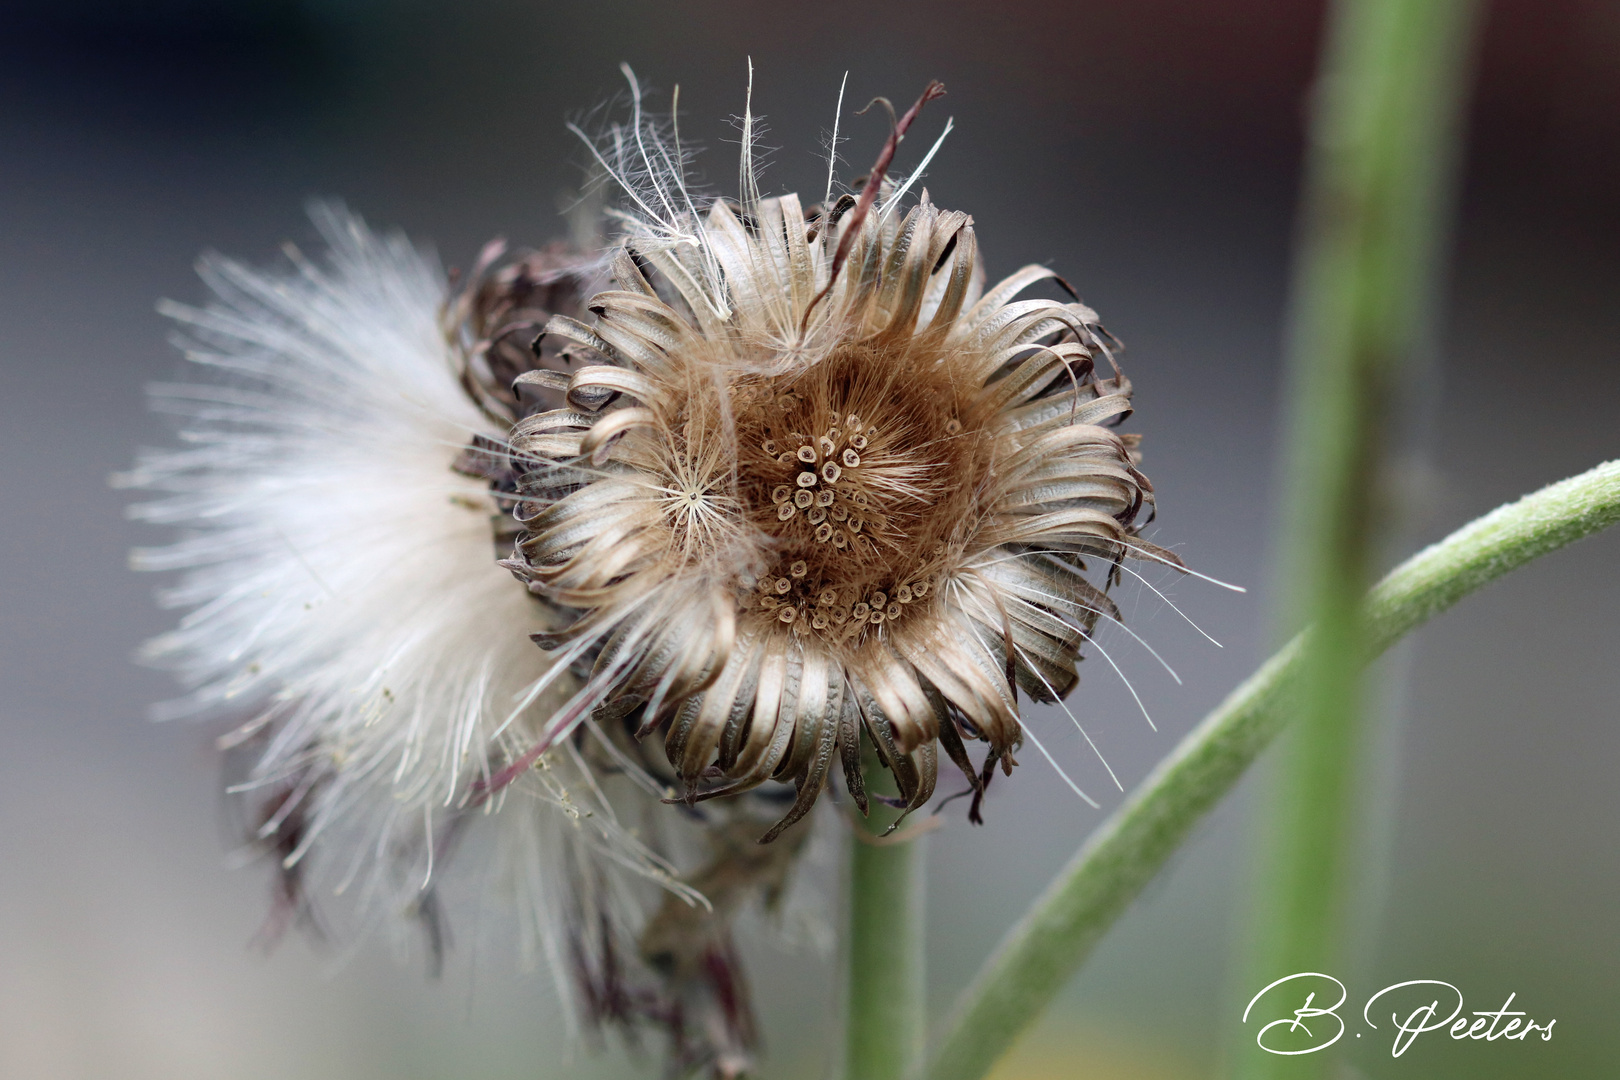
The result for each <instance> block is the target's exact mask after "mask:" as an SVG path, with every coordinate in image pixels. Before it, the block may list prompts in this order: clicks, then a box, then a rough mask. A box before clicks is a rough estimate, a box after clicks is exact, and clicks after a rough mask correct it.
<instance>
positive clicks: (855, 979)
mask: <svg viewBox="0 0 1620 1080" xmlns="http://www.w3.org/2000/svg"><path fill="white" fill-rule="evenodd" d="M867 764H868V765H869V766H870V767H869V768H867V769H866V770H865V774H866V776H867V782H868V784H869V785H872V786H873V787H874V788H875V790H877V791H879V792H881V793H884V794H891V795H892V794H893V793H894V791H893V787H892V780H891V778H890V777H889V774H888V772H887V771H886V770H884V769H883V768H882V767H881V766H880V765H879V764H878V763H877V761H876V757H875V755H872V754H871V753H870V751H868V755H867ZM897 816H898V813H897V812H896V811H894V810H893V809H891V808H889V807H886V806H883V805H881V804H877V805H874V806H873V807H872V814H871V817H870V818H868V819H867V820H865V821H862V822H855V823H853V824H852V831H853V832H855V833H856V835H854V836H851V838H850V848H851V850H850V861H849V938H848V941H849V964H848V978H849V983H848V989H847V991H846V1009H847V1013H846V1016H845V1026H844V1040H845V1048H844V1080H904V1078H905V1077H906V1076H907V1075H908V1074H910V1072H911V1071H912V1069H914V1068H915V1067H916V1065H917V1063H918V1062H919V1061H920V1060H921V1056H922V1041H923V1032H924V1030H925V1028H926V1024H925V1021H924V1012H923V1005H924V1002H923V996H924V993H925V992H926V987H925V980H924V953H923V930H924V925H923V924H924V917H925V906H924V903H923V898H924V890H923V862H924V854H925V852H926V850H927V841H926V839H925V838H921V837H914V838H912V839H906V838H905V837H906V834H905V833H904V832H897V833H894V834H891V835H890V836H888V837H880V835H879V834H880V833H881V832H882V831H883V830H884V829H885V828H887V827H888V825H889V824H890V823H891V822H893V821H894V819H895V818H896V817H897ZM902 828H904V826H902Z"/></svg>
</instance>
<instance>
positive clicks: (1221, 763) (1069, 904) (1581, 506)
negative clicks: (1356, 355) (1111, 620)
mask: <svg viewBox="0 0 1620 1080" xmlns="http://www.w3.org/2000/svg"><path fill="white" fill-rule="evenodd" d="M1617 522H1620V461H1611V462H1607V463H1605V464H1603V465H1599V466H1598V467H1597V468H1595V469H1592V470H1590V471H1588V472H1585V473H1582V474H1581V475H1579V476H1576V477H1572V478H1571V479H1568V480H1563V481H1560V482H1558V483H1556V484H1553V485H1551V486H1549V487H1546V488H1543V489H1541V490H1540V491H1538V492H1535V493H1534V494H1532V495H1527V496H1525V497H1524V498H1523V499H1520V500H1519V501H1518V502H1515V503H1510V504H1509V505H1507V506H1503V507H1501V508H1499V509H1497V510H1495V511H1493V512H1492V513H1490V514H1488V515H1486V516H1485V517H1483V518H1480V519H1478V520H1477V521H1475V522H1473V523H1472V524H1470V525H1467V526H1465V527H1464V528H1462V529H1460V530H1458V531H1457V532H1455V533H1453V534H1452V535H1451V536H1449V537H1447V538H1446V539H1445V540H1442V541H1441V542H1440V543H1438V544H1435V545H1434V546H1433V547H1430V548H1427V549H1425V550H1424V551H1421V552H1419V553H1418V554H1416V555H1414V556H1413V557H1412V558H1410V559H1408V560H1406V562H1404V563H1402V564H1401V565H1400V566H1398V567H1396V568H1395V570H1393V571H1392V572H1391V573H1390V574H1389V575H1388V576H1387V577H1385V578H1384V580H1383V581H1382V582H1380V583H1379V584H1378V585H1377V586H1376V587H1375V588H1374V589H1373V590H1372V591H1371V592H1370V593H1369V594H1368V596H1367V597H1366V599H1365V601H1364V603H1363V604H1362V607H1361V617H1362V625H1363V626H1364V627H1365V638H1364V642H1365V645H1366V649H1367V652H1366V654H1365V657H1364V659H1365V660H1369V661H1370V660H1371V659H1372V658H1373V657H1375V656H1377V655H1378V654H1379V653H1382V652H1383V651H1384V650H1385V649H1387V648H1389V646H1391V645H1393V644H1394V643H1395V642H1396V641H1398V640H1399V639H1400V638H1401V637H1403V636H1405V635H1406V634H1407V633H1409V632H1410V631H1412V630H1414V629H1416V628H1417V627H1418V626H1420V625H1422V624H1423V623H1424V622H1426V621H1428V620H1429V619H1430V618H1432V617H1433V616H1435V615H1437V614H1439V613H1440V612H1442V611H1444V610H1446V609H1447V608H1449V607H1451V605H1453V604H1455V603H1456V602H1457V601H1458V600H1460V599H1462V598H1463V597H1464V596H1467V595H1468V594H1469V593H1471V592H1473V591H1474V590H1476V589H1478V588H1480V587H1482V586H1484V585H1485V584H1487V583H1488V582H1491V581H1494V580H1495V579H1496V578H1499V577H1501V576H1502V575H1504V574H1506V573H1508V572H1509V571H1511V570H1514V569H1517V568H1518V567H1520V566H1523V565H1524V564H1525V563H1527V562H1530V561H1531V560H1532V559H1536V558H1539V557H1540V556H1542V555H1545V554H1547V553H1548V552H1551V551H1555V550H1557V549H1558V548H1561V547H1563V546H1565V545H1566V544H1570V543H1573V542H1575V541H1576V540H1579V539H1581V538H1583V537H1586V536H1590V535H1591V534H1593V533H1596V532H1599V531H1601V530H1602V529H1605V528H1607V527H1609V526H1610V525H1614V524H1616V523H1617ZM1304 640H1305V635H1301V636H1300V637H1296V638H1295V639H1294V640H1293V641H1290V642H1289V643H1288V644H1287V645H1286V646H1284V647H1283V648H1282V650H1281V651H1279V652H1278V653H1277V654H1276V655H1274V656H1273V657H1272V658H1271V659H1270V660H1267V661H1266V662H1265V663H1264V664H1263V665H1261V667H1260V669H1259V670H1258V671H1256V672H1255V673H1254V674H1253V675H1251V676H1249V678H1248V679H1246V680H1245V681H1244V682H1243V683H1242V684H1241V685H1239V686H1238V688H1237V689H1236V690H1234V691H1232V693H1231V694H1230V695H1229V696H1228V697H1227V699H1226V700H1225V701H1224V702H1222V703H1221V705H1220V706H1219V707H1218V708H1216V709H1215V711H1214V712H1212V713H1210V714H1209V715H1208V716H1206V717H1205V718H1204V719H1203V721H1202V722H1200V723H1199V725H1198V726H1197V727H1196V728H1194V729H1193V730H1192V732H1190V733H1189V734H1188V735H1187V737H1186V738H1184V739H1182V740H1181V742H1180V743H1179V744H1178V745H1177V747H1176V749H1175V750H1174V751H1173V752H1172V753H1171V754H1170V756H1169V757H1167V758H1165V759H1164V760H1163V761H1162V762H1160V763H1159V765H1158V766H1157V767H1156V768H1155V769H1154V770H1153V772H1152V773H1150V774H1149V775H1148V777H1147V779H1146V780H1145V781H1143V783H1142V785H1141V787H1139V788H1138V789H1137V790H1136V792H1134V793H1133V794H1132V795H1131V797H1130V798H1128V799H1127V800H1126V801H1125V802H1124V803H1123V804H1122V805H1121V806H1120V807H1119V809H1117V810H1115V811H1114V813H1112V814H1111V815H1109V818H1108V820H1107V821H1106V822H1104V823H1103V824H1102V826H1101V827H1099V828H1098V829H1097V831H1096V832H1094V833H1093V834H1092V835H1091V837H1090V838H1089V839H1088V840H1087V841H1086V843H1085V845H1084V846H1082V847H1081V848H1080V850H1079V851H1078V852H1076V853H1075V855H1074V857H1073V858H1072V859H1070V860H1069V863H1068V865H1067V866H1065V867H1064V868H1063V870H1062V871H1061V872H1060V873H1059V874H1058V876H1057V877H1056V878H1054V879H1053V881H1052V883H1051V884H1050V885H1048V886H1047V888H1046V890H1045V891H1044V892H1043V893H1042V894H1041V896H1040V898H1039V899H1037V900H1036V901H1035V904H1034V905H1033V906H1032V907H1031V908H1030V910H1029V911H1028V912H1027V913H1026V914H1025V915H1024V916H1023V918H1022V919H1020V920H1019V921H1018V923H1017V924H1016V925H1014V926H1013V927H1012V929H1011V930H1010V931H1009V932H1008V934H1007V936H1006V937H1005V938H1004V939H1003V940H1002V942H1001V944H1000V945H999V946H998V947H997V949H996V951H995V953H994V954H992V955H991V957H990V958H989V959H988V960H987V961H986V962H985V964H984V966H983V967H982V968H980V969H979V973H978V975H977V976H976V977H975V978H974V980H973V981H972V983H970V984H969V985H968V987H967V989H966V990H965V991H964V992H963V994H962V996H961V998H960V999H959V1000H958V1001H957V1004H956V1007H955V1008H954V1009H953V1010H952V1013H951V1016H950V1019H949V1020H948V1021H947V1022H946V1025H945V1028H944V1031H943V1034H942V1036H941V1037H940V1038H939V1039H937V1040H935V1043H934V1052H933V1053H932V1054H931V1055H930V1057H929V1060H928V1062H927V1065H926V1067H925V1068H924V1069H923V1070H921V1071H920V1075H921V1076H925V1077H927V1078H928V1080H978V1078H979V1077H982V1076H983V1075H984V1074H985V1073H986V1072H987V1071H988V1070H989V1068H990V1066H991V1065H993V1064H994V1063H995V1061H996V1059H997V1058H999V1057H1000V1056H1001V1055H1002V1054H1003V1053H1004V1052H1005V1051H1006V1050H1007V1048H1008V1047H1009V1046H1011V1045H1012V1042H1013V1040H1014V1039H1015V1038H1017V1037H1018V1035H1019V1033H1020V1032H1022V1031H1023V1030H1024V1029H1025V1028H1026V1027H1028V1026H1029V1025H1030V1024H1032V1023H1034V1021H1035V1019H1036V1017H1038V1016H1039V1015H1040V1013H1041V1011H1042V1010H1043V1009H1044V1008H1046V1006H1047V1005H1048V1004H1050V1003H1051V1001H1052V998H1053V997H1055V996H1056V995H1057V993H1058V991H1060V990H1061V989H1062V988H1063V986H1064V984H1066V983H1067V982H1068V981H1069V978H1070V977H1071V976H1072V975H1073V974H1074V972H1075V970H1076V969H1077V968H1079V966H1080V964H1081V962H1082V961H1084V960H1085V958H1086V957H1087V956H1088V955H1089V954H1090V952H1091V950H1092V948H1093V947H1094V946H1095V945H1096V944H1097V942H1098V941H1099V940H1101V938H1102V936H1103V934H1104V933H1106V932H1107V930H1108V928H1109V927H1110V926H1111V925H1112V924H1113V922H1114V920H1115V919H1117V918H1118V917H1119V916H1120V915H1121V914H1122V913H1123V912H1124V911H1125V909H1126V907H1127V906H1129V904H1130V902H1131V901H1132V900H1133V899H1134V898H1135V897H1136V896H1137V894H1138V893H1140V892H1141V891H1142V889H1143V888H1144V887H1145V886H1146V885H1147V883H1148V881H1150V880H1151V879H1152V878H1153V876H1154V874H1156V873H1157V872H1158V870H1159V869H1160V867H1162V866H1163V865H1164V862H1165V860H1166V859H1168V858H1169V857H1170V854H1171V853H1172V852H1173V851H1175V850H1176V848H1178V847H1179V846H1180V845H1181V844H1182V842H1183V841H1185V840H1186V838H1187V836H1188V834H1189V833H1190V832H1191V831H1192V829H1193V827H1194V826H1195V825H1196V824H1197V823H1198V821H1199V820H1200V819H1201V818H1202V817H1203V816H1204V815H1205V814H1206V813H1208V812H1209V811H1210V810H1211V809H1213V808H1214V806H1215V804H1216V803H1217V802H1218V801H1220V799H1221V797H1222V796H1223V795H1225V794H1226V793H1227V792H1228V791H1229V790H1231V788H1232V787H1233V785H1235V784H1236V783H1237V782H1238V780H1239V778H1241V777H1242V775H1243V773H1244V771H1245V770H1246V769H1247V768H1248V767H1249V765H1250V764H1251V763H1252V762H1253V761H1254V759H1255V758H1256V757H1257V756H1258V755H1259V754H1260V752H1261V751H1262V750H1263V749H1265V747H1266V745H1267V744H1268V743H1269V742H1270V741H1271V740H1272V738H1273V737H1274V736H1275V735H1276V734H1277V733H1278V732H1279V731H1280V730H1281V729H1282V727H1283V724H1284V722H1285V720H1286V718H1287V717H1288V715H1289V713H1290V705H1291V701H1290V696H1291V693H1292V692H1293V691H1294V689H1295V688H1296V687H1297V684H1298V679H1299V674H1300V667H1301V665H1300V656H1301V653H1302V651H1303V649H1304Z"/></svg>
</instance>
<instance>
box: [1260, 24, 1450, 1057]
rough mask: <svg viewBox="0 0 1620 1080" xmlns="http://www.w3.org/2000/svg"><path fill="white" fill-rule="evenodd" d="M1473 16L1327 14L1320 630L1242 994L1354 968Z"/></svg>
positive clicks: (1321, 90)
mask: <svg viewBox="0 0 1620 1080" xmlns="http://www.w3.org/2000/svg"><path fill="white" fill-rule="evenodd" d="M1472 13H1473V4H1472V2H1471V0H1336V2H1335V3H1333V4H1332V5H1331V6H1330V9H1329V19H1328V28H1327V37H1326V39H1325V42H1324V51H1323V59H1322V67H1321V74H1320V77H1319V79H1318V82H1317V86H1316V92H1315V102H1314V108H1313V110H1312V118H1311V127H1310V139H1309V144H1308V147H1307V160H1306V183H1305V192H1304V198H1303V204H1302V219H1301V224H1302V229H1301V236H1300V250H1299V254H1298V258H1297V261H1296V264H1295V282H1294V290H1293V297H1292V302H1291V305H1290V328H1289V329H1290V333H1289V342H1288V354H1289V355H1288V361H1289V369H1290V374H1291V378H1292V381H1293V390H1294V394H1293V404H1292V407H1291V411H1290V430H1289V439H1288V445H1287V447H1286V449H1285V451H1284V454H1285V456H1284V461H1285V463H1286V464H1287V466H1288V474H1289V476H1288V480H1289V483H1288V488H1287V490H1286V492H1285V493H1284V494H1285V498H1284V500H1283V504H1282V505H1283V506H1284V508H1285V520H1284V521H1283V523H1282V524H1283V528H1282V531H1281V534H1280V535H1281V536H1282V537H1283V538H1284V540H1285V543H1284V545H1283V556H1284V558H1283V567H1284V572H1283V575H1282V581H1281V584H1282V588H1281V589H1280V590H1279V595H1280V596H1281V597H1282V598H1283V602H1282V604H1281V617H1280V618H1279V620H1278V622H1279V625H1280V626H1281V627H1283V628H1285V629H1287V630H1288V631H1290V632H1292V631H1295V630H1297V629H1298V628H1299V627H1301V626H1304V625H1306V624H1307V623H1308V624H1310V625H1311V626H1312V627H1313V630H1312V632H1311V636H1310V637H1309V638H1308V639H1307V640H1306V642H1305V644H1304V646H1303V652H1302V653H1301V656H1300V660H1299V668H1300V671H1299V676H1298V680H1299V682H1298V686H1297V689H1296V692H1295V695H1294V702H1293V704H1294V707H1295V708H1296V709H1297V711H1298V715H1297V717H1296V719H1295V721H1294V723H1293V725H1292V727H1291V729H1290V730H1289V733H1288V736H1287V738H1286V739H1285V740H1284V745H1283V747H1282V748H1281V749H1282V754H1281V755H1280V756H1279V757H1278V759H1277V760H1276V762H1275V763H1274V764H1275V771H1274V772H1273V773H1272V774H1271V776H1270V777H1269V780H1270V781H1271V783H1270V785H1269V790H1268V792H1267V795H1268V796H1269V797H1268V798H1266V799H1264V800H1262V806H1261V808H1260V811H1259V813H1258V814H1257V816H1256V825H1257V832H1258V834H1259V836H1260V838H1261V841H1262V843H1261V851H1260V859H1259V860H1258V867H1257V874H1256V878H1255V889H1254V895H1253V897H1252V903H1251V904H1250V905H1249V911H1250V913H1251V918H1252V924H1251V926H1250V934H1249V938H1250V950H1249V955H1248V957H1247V968H1248V975H1249V976H1250V977H1249V978H1248V979H1247V980H1245V983H1246V984H1250V983H1252V984H1253V985H1255V986H1262V985H1265V984H1266V983H1268V982H1270V981H1271V980H1273V979H1275V978H1277V977H1278V976H1281V975H1284V974H1288V973H1292V972H1298V971H1337V970H1339V962H1340V960H1341V958H1342V953H1343V947H1344V940H1343V939H1344V933H1345V923H1346V914H1347V911H1348V897H1349V895H1350V891H1351V890H1350V882H1351V881H1352V880H1353V877H1354V873H1353V866H1352V861H1353V860H1352V852H1353V851H1354V849H1355V847H1356V843H1355V842H1356V839H1357V836H1356V820H1357V813H1356V811H1357V798H1358V794H1359V791H1360V784H1359V783H1358V772H1359V770H1358V765H1359V763H1360V759H1361V758H1362V756H1363V746H1362V742H1363V734H1362V727H1363V723H1362V711H1363V710H1362V685H1361V682H1362V679H1361V666H1362V657H1363V655H1364V653H1365V651H1366V650H1365V645H1364V637H1365V635H1366V632H1367V628H1366V627H1365V626H1364V625H1363V622H1362V616H1361V609H1360V601H1361V597H1362V593H1363V591H1364V590H1365V589H1366V587H1367V584H1368V583H1369V581H1370V568H1371V566H1372V563H1373V560H1374V558H1375V557H1376V546H1377V544H1378V543H1379V542H1380V540H1381V539H1382V537H1383V535H1385V534H1386V533H1387V531H1388V529H1389V526H1390V524H1391V522H1390V520H1389V514H1388V513H1387V510H1386V508H1385V507H1384V506H1383V505H1381V502H1382V500H1380V499H1379V497H1378V496H1379V488H1380V485H1381V484H1385V483H1391V482H1392V478H1391V477H1390V475H1389V474H1388V473H1387V472H1386V467H1385V465H1384V461H1383V458H1384V456H1385V451H1386V448H1387V446H1388V445H1389V443H1390V441H1391V437H1392V434H1393V428H1394V426H1395V424H1394V421H1395V419H1396V418H1397V417H1398V415H1399V412H1400V406H1401V404H1402V403H1403V400H1404V396H1403V394H1402V388H1403V387H1402V378H1401V376H1402V374H1403V369H1405V368H1410V367H1411V366H1412V364H1413V362H1414V360H1415V358H1416V353H1417V343H1418V341H1419V340H1420V338H1421V337H1422V336H1423V335H1424V333H1425V330H1426V329H1427V324H1428V323H1429V321H1430V319H1431V318H1432V315H1431V312H1432V309H1433V305H1432V303H1431V300H1432V298H1433V294H1434V292H1435V282H1434V278H1435V271H1436V266H1437V264H1438V262H1439V252H1440V250H1441V248H1442V246H1443V245H1442V237H1443V235H1444V233H1445V232H1446V228H1445V223H1446V220H1447V218H1448V216H1449V215H1448V214H1447V213H1445V206H1446V204H1447V203H1448V202H1449V192H1450V190H1451V187H1452V179H1451V174H1452V172H1453V169H1452V168H1451V165H1452V163H1453V161H1454V159H1455V157H1456V152H1455V147H1456V143H1457V134H1458V130H1459V127H1460V125H1459V123H1458V115H1457V114H1458V112H1459V111H1460V106H1461V102H1462V100H1463V98H1464V95H1465V86H1466V79H1465V77H1464V75H1465V67H1466V65H1465V62H1464V61H1465V58H1466V56H1467V54H1468V51H1469V50H1468V43H1469V41H1470V40H1471V38H1472V33H1471V27H1472V22H1473V19H1472ZM1417 381H1419V382H1421V380H1417ZM1235 1064H1236V1065H1237V1071H1238V1073H1239V1075H1241V1076H1244V1077H1247V1078H1249V1080H1262V1078H1265V1077H1271V1076H1280V1075H1287V1076H1290V1077H1303V1076H1306V1075H1322V1073H1323V1071H1324V1070H1325V1069H1327V1068H1328V1067H1329V1065H1330V1062H1328V1060H1327V1059H1326V1058H1325V1057H1324V1056H1321V1055H1318V1056H1315V1057H1310V1058H1298V1059H1295V1058H1288V1057H1281V1056H1277V1055H1273V1054H1266V1053H1261V1052H1259V1051H1258V1050H1255V1049H1252V1048H1246V1049H1245V1050H1243V1051H1242V1052H1240V1054H1239V1056H1238V1057H1237V1059H1236V1062H1235Z"/></svg>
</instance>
